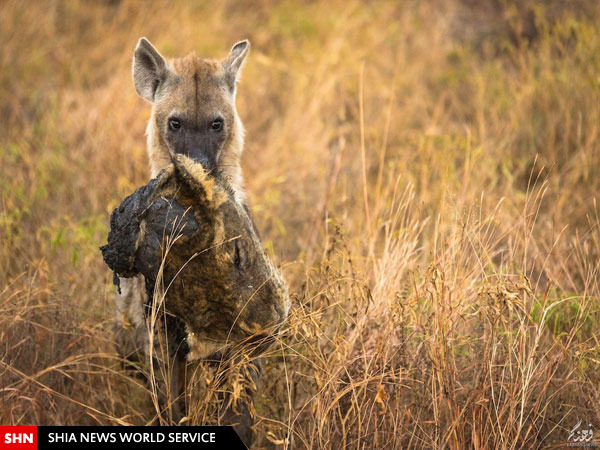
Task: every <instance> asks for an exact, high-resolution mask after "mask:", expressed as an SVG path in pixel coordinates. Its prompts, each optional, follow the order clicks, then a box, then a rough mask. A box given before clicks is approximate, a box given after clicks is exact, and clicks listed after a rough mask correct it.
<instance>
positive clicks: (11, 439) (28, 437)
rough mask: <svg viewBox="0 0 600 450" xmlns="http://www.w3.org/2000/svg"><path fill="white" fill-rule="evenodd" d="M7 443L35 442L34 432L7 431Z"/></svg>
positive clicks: (5, 435) (5, 439)
mask: <svg viewBox="0 0 600 450" xmlns="http://www.w3.org/2000/svg"><path fill="white" fill-rule="evenodd" d="M4 443H5V444H33V433H5V434H4Z"/></svg>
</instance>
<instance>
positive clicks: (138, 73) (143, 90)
mask: <svg viewBox="0 0 600 450" xmlns="http://www.w3.org/2000/svg"><path fill="white" fill-rule="evenodd" d="M168 72H169V71H168V69H167V63H166V62H165V59H164V58H163V57H162V56H161V54H160V53H158V51H157V50H156V49H155V48H154V47H153V46H152V44H151V43H150V42H149V41H148V40H147V39H146V38H141V39H140V40H139V41H138V44H137V46H136V47H135V52H134V53H133V84H134V85H135V90H136V91H137V93H138V94H139V95H140V97H142V98H143V99H146V100H148V101H149V102H151V103H152V102H154V96H155V94H156V90H157V89H158V86H160V84H161V83H162V82H164V81H165V79H166V78H167V75H168Z"/></svg>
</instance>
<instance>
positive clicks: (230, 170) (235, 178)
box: [146, 116, 246, 203]
mask: <svg viewBox="0 0 600 450" xmlns="http://www.w3.org/2000/svg"><path fill="white" fill-rule="evenodd" d="M146 135H147V137H148V140H147V147H148V160H149V162H150V171H151V175H152V178H154V177H156V176H157V175H158V173H159V172H160V171H161V170H163V169H166V168H167V167H169V166H170V165H171V157H170V156H169V149H168V148H167V145H166V144H165V142H164V141H163V140H162V139H161V137H160V134H159V133H158V130H157V129H156V125H155V121H154V117H151V118H150V121H149V122H148V127H147V128H146ZM243 151H244V126H243V125H242V121H241V120H240V118H239V117H237V116H236V119H235V122H234V127H233V130H232V131H231V135H230V137H229V140H228V142H226V143H225V147H224V148H223V151H222V153H221V156H220V158H219V163H218V164H219V169H220V171H221V173H222V174H223V176H224V178H225V179H226V180H227V182H228V183H229V185H230V186H231V188H232V189H233V191H234V192H235V194H236V197H237V200H239V201H240V202H242V203H245V201H246V193H245V191H244V180H243V178H242V168H241V165H240V164H241V158H242V152H243Z"/></svg>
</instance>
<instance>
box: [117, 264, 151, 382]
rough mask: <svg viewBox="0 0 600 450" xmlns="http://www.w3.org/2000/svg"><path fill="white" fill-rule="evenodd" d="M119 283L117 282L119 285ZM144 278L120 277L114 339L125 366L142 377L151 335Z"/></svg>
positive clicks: (139, 276)
mask: <svg viewBox="0 0 600 450" xmlns="http://www.w3.org/2000/svg"><path fill="white" fill-rule="evenodd" d="M116 283H117V282H116ZM145 302H146V288H145V284H144V277H143V276H141V275H138V276H136V277H133V278H119V279H118V286H117V294H116V298H115V307H116V311H115V322H114V340H115V345H116V348H117V353H118V354H119V356H121V358H122V361H121V362H122V364H123V367H124V368H126V369H135V370H136V372H137V373H138V374H139V373H141V371H140V368H141V367H140V366H141V365H142V364H143V363H144V361H145V355H146V349H147V345H148V333H147V330H146V320H145V317H144V310H143V308H144V303H145Z"/></svg>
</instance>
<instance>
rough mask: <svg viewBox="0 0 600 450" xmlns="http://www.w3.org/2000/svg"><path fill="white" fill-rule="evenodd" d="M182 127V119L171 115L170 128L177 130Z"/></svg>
mask: <svg viewBox="0 0 600 450" xmlns="http://www.w3.org/2000/svg"><path fill="white" fill-rule="evenodd" d="M180 128H181V120H179V119H178V118H177V117H171V118H170V119H169V130H171V131H177V130H179V129H180Z"/></svg>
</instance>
